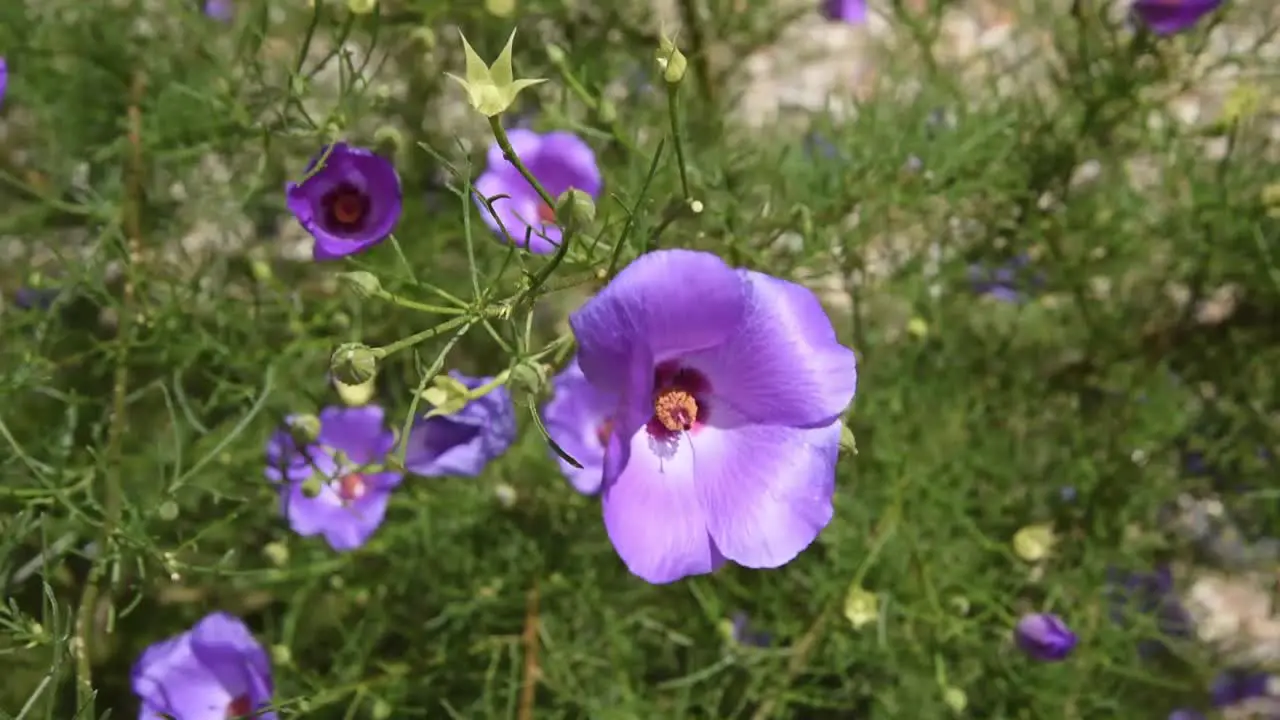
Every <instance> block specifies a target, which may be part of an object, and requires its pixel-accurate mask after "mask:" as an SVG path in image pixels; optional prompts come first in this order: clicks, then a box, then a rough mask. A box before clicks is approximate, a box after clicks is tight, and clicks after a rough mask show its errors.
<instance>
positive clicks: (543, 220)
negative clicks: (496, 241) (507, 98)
mask: <svg viewBox="0 0 1280 720" xmlns="http://www.w3.org/2000/svg"><path fill="white" fill-rule="evenodd" d="M507 138H508V139H509V140H510V141H511V149H512V150H514V151H515V153H516V156H517V157H518V158H520V161H521V162H523V163H524V165H525V167H527V168H528V169H529V172H530V173H532V174H533V176H534V177H535V178H537V179H538V182H539V183H541V184H542V187H543V188H544V189H546V191H547V192H548V193H550V195H551V196H552V197H560V194H561V193H563V192H565V191H567V190H569V189H570V188H577V189H578V190H581V191H582V192H585V193H586V194H588V195H590V196H591V197H592V199H595V198H597V197H599V196H600V188H601V186H602V184H603V181H602V179H601V177H600V168H599V167H598V166H597V165H596V154H595V153H594V152H592V150H591V148H590V146H588V145H587V144H586V143H585V142H583V140H582V138H580V137H578V136H577V135H574V134H573V133H568V132H550V133H547V134H545V135H539V134H538V133H536V132H534V131H532V130H526V129H524V128H517V129H515V130H511V131H509V132H508V133H507ZM486 163H487V166H486V167H485V170H484V172H483V173H481V174H480V177H479V178H476V183H475V192H476V193H477V194H478V195H480V196H482V197H484V198H486V199H488V200H489V202H490V204H492V205H493V213H490V212H489V210H488V208H486V207H485V206H484V203H483V202H481V200H480V198H479V197H477V198H476V199H475V200H476V205H477V206H478V207H479V208H480V216H481V217H482V218H484V221H485V224H487V225H488V226H489V227H490V228H492V229H493V231H494V232H497V233H499V234H501V233H502V231H503V228H505V229H506V233H507V236H508V237H509V238H510V239H511V241H512V242H514V243H515V244H516V245H518V246H520V247H526V245H525V238H526V237H528V239H529V241H528V245H527V247H528V249H529V250H530V251H531V252H535V253H539V254H547V253H550V252H553V251H555V249H556V247H558V246H559V245H560V237H561V234H560V228H559V227H558V226H557V225H556V224H555V222H556V217H555V209H554V208H552V207H550V206H548V205H547V204H546V203H545V202H543V201H542V199H541V198H540V197H538V193H537V192H536V191H534V189H533V186H532V185H530V184H529V182H528V181H527V180H525V179H524V178H523V177H522V176H521V175H520V173H519V172H518V171H517V170H516V167H515V165H513V164H512V163H511V162H510V161H509V160H507V159H506V158H505V157H504V156H503V153H502V148H500V147H498V145H497V143H494V144H493V145H492V146H491V147H490V148H489V153H488V155H487V156H486ZM498 195H504V196H506V197H501V198H498V199H496V200H495V199H494V197H495V196H498ZM494 214H496V215H497V217H496V218H495V217H494ZM499 221H501V226H499Z"/></svg>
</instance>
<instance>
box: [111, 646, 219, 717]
mask: <svg viewBox="0 0 1280 720" xmlns="http://www.w3.org/2000/svg"><path fill="white" fill-rule="evenodd" d="M132 675H133V692H134V694H135V695H137V696H138V697H139V698H140V699H141V700H142V702H143V706H144V708H145V709H147V710H150V711H152V712H153V713H155V714H161V713H163V714H167V715H170V716H172V717H176V718H184V720H185V719H186V718H190V719H191V720H225V718H226V716H227V706H228V704H229V703H230V702H231V699H232V697H231V694H230V693H228V692H227V691H226V689H224V688H223V687H222V685H221V684H220V683H219V682H218V679H217V677H216V676H214V675H213V674H212V673H210V672H209V670H208V668H206V667H205V666H204V664H203V663H201V662H200V660H199V659H198V658H197V657H196V656H195V655H194V654H193V653H192V651H191V635H190V633H183V634H182V635H179V636H177V637H173V638H170V639H168V640H164V641H162V642H159V643H156V644H154V645H152V646H151V647H149V648H147V649H146V651H145V652H143V654H142V657H140V658H138V661H137V662H136V663H135V664H134V667H133V673H132Z"/></svg>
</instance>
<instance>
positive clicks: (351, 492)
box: [338, 473, 369, 502]
mask: <svg viewBox="0 0 1280 720" xmlns="http://www.w3.org/2000/svg"><path fill="white" fill-rule="evenodd" d="M368 491H369V485H368V483H366V482H365V479H364V476H363V475H361V474H360V473H347V474H346V475H343V476H342V477H340V478H338V497H340V498H342V500H343V502H354V501H356V500H359V499H360V498H362V497H364V495H365V493H367V492H368Z"/></svg>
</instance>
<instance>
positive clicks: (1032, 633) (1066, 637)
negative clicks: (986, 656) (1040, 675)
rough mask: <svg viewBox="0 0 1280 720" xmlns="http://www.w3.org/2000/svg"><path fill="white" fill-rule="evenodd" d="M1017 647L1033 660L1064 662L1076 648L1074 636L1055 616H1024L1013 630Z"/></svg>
mask: <svg viewBox="0 0 1280 720" xmlns="http://www.w3.org/2000/svg"><path fill="white" fill-rule="evenodd" d="M1014 640H1015V641H1016V642H1017V644H1018V647H1019V648H1021V650H1022V651H1023V652H1024V653H1026V654H1027V655H1028V656H1030V657H1031V658H1032V659H1035V660H1043V661H1045V662H1057V661H1059V660H1064V659H1066V657H1067V656H1068V655H1070V654H1071V651H1072V650H1074V649H1075V647H1076V634H1075V633H1073V632H1071V628H1069V627H1067V624H1066V623H1065V622H1063V621H1062V619H1061V618H1059V617H1058V616H1057V615H1050V614H1048V613H1033V614H1031V615H1024V616H1023V617H1022V619H1021V620H1019V621H1018V625H1017V627H1015V628H1014Z"/></svg>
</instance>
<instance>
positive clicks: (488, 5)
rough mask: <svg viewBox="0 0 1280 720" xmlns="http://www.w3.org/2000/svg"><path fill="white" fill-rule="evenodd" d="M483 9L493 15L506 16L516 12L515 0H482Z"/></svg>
mask: <svg viewBox="0 0 1280 720" xmlns="http://www.w3.org/2000/svg"><path fill="white" fill-rule="evenodd" d="M484 9H485V10H488V11H489V14H490V15H492V16H494V17H500V18H508V17H511V16H512V15H515V14H516V0H484Z"/></svg>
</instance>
